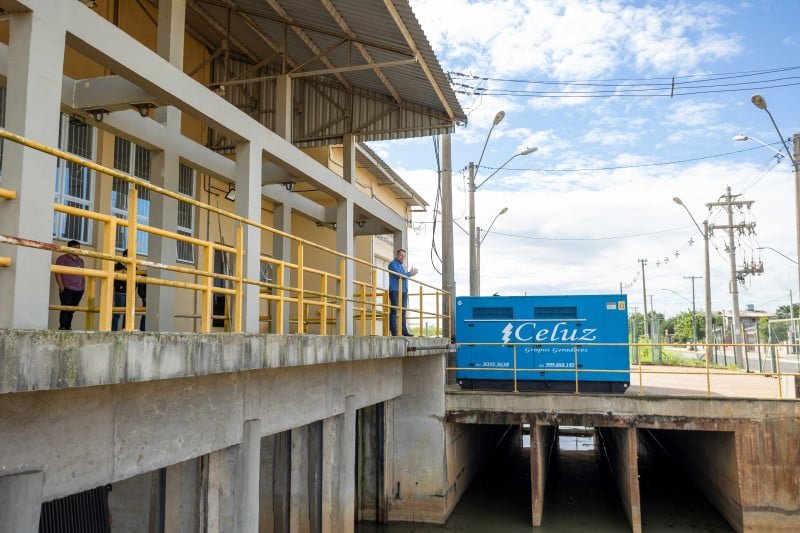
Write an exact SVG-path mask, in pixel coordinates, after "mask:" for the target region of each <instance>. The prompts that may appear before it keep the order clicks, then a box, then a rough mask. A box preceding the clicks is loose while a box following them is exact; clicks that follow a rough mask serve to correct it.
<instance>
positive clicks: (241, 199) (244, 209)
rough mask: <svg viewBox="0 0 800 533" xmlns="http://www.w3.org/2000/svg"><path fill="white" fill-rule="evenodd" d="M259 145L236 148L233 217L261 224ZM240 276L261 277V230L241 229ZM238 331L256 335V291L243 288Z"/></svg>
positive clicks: (254, 228)
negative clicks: (240, 327)
mask: <svg viewBox="0 0 800 533" xmlns="http://www.w3.org/2000/svg"><path fill="white" fill-rule="evenodd" d="M262 152H263V149H262V147H261V146H259V145H257V144H255V143H253V142H249V143H241V144H238V145H236V214H237V215H239V216H243V217H245V218H248V219H249V220H253V221H255V222H261V166H262ZM244 250H245V257H244V277H246V278H249V279H255V280H257V279H260V275H261V230H259V229H258V228H256V227H253V226H250V225H246V226H245V227H244ZM244 293H245V294H244V307H243V316H242V328H243V330H244V331H246V332H249V333H258V319H259V316H258V315H259V307H260V306H259V303H260V302H259V297H258V294H259V288H258V286H257V285H245V289H244Z"/></svg>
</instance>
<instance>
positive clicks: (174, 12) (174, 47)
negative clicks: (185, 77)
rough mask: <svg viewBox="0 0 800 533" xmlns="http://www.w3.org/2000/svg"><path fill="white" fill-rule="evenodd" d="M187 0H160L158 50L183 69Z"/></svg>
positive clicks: (171, 62) (159, 53)
mask: <svg viewBox="0 0 800 533" xmlns="http://www.w3.org/2000/svg"><path fill="white" fill-rule="evenodd" d="M185 27H186V0H159V2H158V35H157V37H156V39H157V42H156V52H157V53H158V55H160V56H161V57H163V58H164V59H166V60H167V61H169V62H170V64H171V65H172V66H174V67H175V68H178V69H181V70H183V49H184V32H185Z"/></svg>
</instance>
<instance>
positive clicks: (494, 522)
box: [356, 428, 732, 533]
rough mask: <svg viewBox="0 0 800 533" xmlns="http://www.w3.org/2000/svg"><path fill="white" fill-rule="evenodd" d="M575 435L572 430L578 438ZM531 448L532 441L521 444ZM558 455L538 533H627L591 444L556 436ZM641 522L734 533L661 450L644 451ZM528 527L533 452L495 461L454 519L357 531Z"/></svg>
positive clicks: (474, 531)
mask: <svg viewBox="0 0 800 533" xmlns="http://www.w3.org/2000/svg"><path fill="white" fill-rule="evenodd" d="M576 429H577V428H575V429H573V430H572V431H573V432H574V431H575V430H576ZM523 443H524V444H527V438H526V437H524V438H523ZM558 445H559V453H558V454H556V455H555V456H554V457H553V459H554V461H553V463H552V465H551V470H550V474H549V478H548V481H547V487H546V491H545V506H544V515H543V524H542V527H539V528H536V529H535V531H536V532H537V533H553V532H558V533H563V532H567V531H570V532H571V531H593V532H598V533H607V532H624V531H630V525H629V523H628V519H627V517H626V516H625V512H624V510H623V508H622V504H621V503H620V500H619V495H618V493H617V488H616V485H615V484H614V482H613V480H612V478H611V475H610V473H609V469H608V466H607V463H606V462H605V459H604V458H603V457H602V456H601V454H600V452H599V450H598V448H597V446H596V442H595V440H594V438H592V437H587V436H582V435H580V434H570V435H563V434H562V435H559V443H558ZM639 469H640V487H641V497H642V521H643V528H644V530H645V531H646V532H648V533H649V532H651V531H656V532H659V531H670V532H678V531H680V532H683V531H693V532H710V533H716V532H723V531H724V532H728V531H732V529H731V528H730V527H729V526H728V525H727V523H726V522H725V520H724V519H723V518H722V516H721V515H720V514H719V513H718V512H717V511H716V509H714V507H713V506H711V504H709V503H708V501H707V500H706V499H705V498H704V497H703V496H702V495H700V494H699V493H698V492H697V491H696V490H695V489H694V488H693V487H692V486H691V485H690V484H689V482H688V481H687V480H686V479H684V478H682V477H680V476H679V475H678V473H677V469H676V468H674V466H673V465H672V464H671V463H670V462H669V460H668V459H667V458H666V457H665V456H664V455H663V453H661V452H660V450H658V449H657V448H655V447H653V446H649V445H645V446H643V447H642V450H641V456H640V460H639ZM532 530H533V528H532V526H531V489H530V463H529V455H528V449H527V448H522V449H518V450H517V451H516V453H514V454H513V455H512V456H505V457H495V458H493V461H492V464H490V465H489V466H488V467H487V468H486V469H485V470H484V472H483V473H482V474H481V475H480V476H478V478H476V479H475V481H474V482H473V484H472V486H471V487H470V488H469V489H468V490H467V492H466V493H465V494H464V497H463V498H462V500H461V502H460V503H459V504H458V505H457V506H456V508H455V511H453V514H452V515H451V517H450V520H448V521H447V523H446V524H444V525H442V526H436V525H426V524H391V525H388V526H377V525H374V524H363V523H362V524H358V526H357V528H356V531H358V532H360V533H378V532H380V533H432V532H439V533H441V532H464V533H483V532H486V533H490V532H509V533H516V532H526V533H530V532H531V531H532Z"/></svg>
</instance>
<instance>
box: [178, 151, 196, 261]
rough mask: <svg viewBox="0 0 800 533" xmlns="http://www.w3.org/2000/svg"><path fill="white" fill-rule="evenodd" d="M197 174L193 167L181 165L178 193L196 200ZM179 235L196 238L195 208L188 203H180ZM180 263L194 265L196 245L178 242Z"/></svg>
mask: <svg viewBox="0 0 800 533" xmlns="http://www.w3.org/2000/svg"><path fill="white" fill-rule="evenodd" d="M194 178H195V172H194V169H193V168H192V167H187V166H186V165H181V166H180V170H179V173H178V192H179V193H180V194H182V195H184V196H186V197H188V198H194V182H195V179H194ZM178 234H180V235H186V236H187V237H194V206H193V205H192V204H190V203H188V202H181V201H179V202H178ZM178 261H181V262H185V263H194V245H193V244H189V243H188V242H183V241H178Z"/></svg>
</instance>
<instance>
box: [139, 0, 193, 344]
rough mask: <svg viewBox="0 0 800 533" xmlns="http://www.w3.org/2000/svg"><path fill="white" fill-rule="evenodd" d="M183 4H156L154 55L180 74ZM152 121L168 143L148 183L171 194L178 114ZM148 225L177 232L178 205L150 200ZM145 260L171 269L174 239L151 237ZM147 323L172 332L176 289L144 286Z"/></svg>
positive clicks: (164, 274) (176, 168)
mask: <svg viewBox="0 0 800 533" xmlns="http://www.w3.org/2000/svg"><path fill="white" fill-rule="evenodd" d="M185 22H186V1H185V0H164V1H162V2H159V4H158V30H157V31H158V33H157V38H156V39H157V40H156V51H157V52H158V55H160V56H161V57H163V58H164V59H166V60H167V61H169V62H170V64H171V65H172V66H174V67H175V68H177V69H180V70H181V71H183V50H184V27H185ZM155 118H156V120H157V121H159V122H161V123H162V124H163V125H164V127H165V128H166V129H167V131H168V134H167V136H166V139H167V142H166V144H165V146H164V149H163V151H160V152H156V153H154V154H153V159H152V162H151V170H152V174H151V179H152V181H153V185H157V186H159V187H163V188H165V189H168V190H170V191H177V190H178V181H179V177H178V176H179V172H180V161H179V158H178V150H177V148H176V146H175V145H176V144H177V141H178V138H179V136H180V135H181V112H180V110H178V109H177V108H175V107H163V108H159V109H157V110H156V112H155ZM150 225H152V226H154V227H157V228H161V229H163V230H166V231H170V232H173V233H175V232H177V230H178V202H177V200H174V199H172V198H167V197H165V196H163V195H160V194H154V195H152V196H151V198H150ZM148 257H149V259H151V260H152V261H156V262H159V263H164V264H166V265H174V264H175V262H176V259H177V245H176V243H175V241H174V240H173V239H165V238H162V237H159V236H157V235H151V236H150V242H149V250H148ZM148 276H152V277H159V278H161V279H169V280H174V279H175V274H174V273H173V272H169V271H166V270H160V269H154V268H151V269H149V270H148ZM146 315H147V322H146V327H147V329H148V330H151V331H174V330H175V289H174V288H173V287H165V286H161V285H154V284H151V285H148V286H147V309H146Z"/></svg>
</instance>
